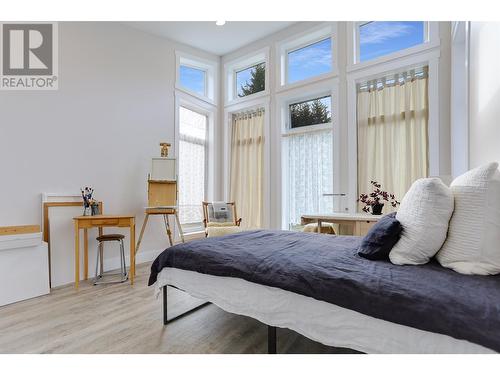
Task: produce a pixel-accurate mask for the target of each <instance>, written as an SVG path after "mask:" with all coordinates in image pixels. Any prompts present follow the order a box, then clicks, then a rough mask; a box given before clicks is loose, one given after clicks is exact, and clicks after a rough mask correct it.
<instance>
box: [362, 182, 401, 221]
mask: <svg viewBox="0 0 500 375" xmlns="http://www.w3.org/2000/svg"><path fill="white" fill-rule="evenodd" d="M370 184H371V185H372V189H373V190H372V192H371V193H369V194H365V193H363V194H360V195H359V199H358V202H361V203H363V204H364V205H365V206H364V207H363V211H364V212H368V213H370V212H371V214H372V215H382V209H383V208H384V202H387V203H389V204H390V205H391V206H392V207H394V208H396V207H397V206H398V205H399V202H398V201H397V200H396V197H395V196H394V194H390V193H388V192H387V191H384V190H381V185H380V184H379V183H378V182H377V181H370Z"/></svg>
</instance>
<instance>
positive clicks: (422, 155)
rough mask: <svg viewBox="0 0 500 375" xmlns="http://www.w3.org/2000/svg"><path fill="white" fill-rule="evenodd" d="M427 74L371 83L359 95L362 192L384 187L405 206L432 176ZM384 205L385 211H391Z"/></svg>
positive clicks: (359, 163)
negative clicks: (415, 186) (412, 190)
mask: <svg viewBox="0 0 500 375" xmlns="http://www.w3.org/2000/svg"><path fill="white" fill-rule="evenodd" d="M427 84H428V78H427V69H426V68H424V69H423V70H421V71H418V72H415V71H410V72H407V73H403V74H399V75H396V76H393V77H391V79H389V78H385V79H383V80H377V81H372V82H368V84H367V85H366V86H365V87H362V88H360V89H359V90H358V102H357V121H358V192H359V193H367V192H370V191H371V186H370V181H371V180H375V181H378V182H379V183H381V184H382V188H383V190H386V191H388V192H389V193H394V194H395V195H396V199H398V200H399V201H401V199H402V198H403V196H404V195H405V193H406V191H407V190H408V189H409V187H410V185H411V184H412V183H413V182H414V181H415V180H416V179H418V178H421V177H427V175H428V156H427V153H428V139H427V129H428V126H427V125H428V97H427ZM392 210H393V209H392V207H390V205H388V204H386V205H385V206H384V211H385V212H389V211H392Z"/></svg>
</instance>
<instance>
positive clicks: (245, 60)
mask: <svg viewBox="0 0 500 375" xmlns="http://www.w3.org/2000/svg"><path fill="white" fill-rule="evenodd" d="M261 63H265V64H266V73H265V83H264V90H263V91H259V92H257V93H255V94H251V95H247V96H243V97H241V98H240V97H239V96H238V89H237V87H236V84H237V82H236V73H237V72H240V71H242V70H245V69H248V68H251V67H253V66H255V65H258V64H261ZM269 67H270V65H269V48H268V47H266V48H263V49H260V50H258V51H255V52H252V53H250V54H247V55H245V56H242V57H239V58H237V59H235V60H231V61H229V62H227V63H226V64H224V87H225V90H224V91H225V99H224V104H225V105H226V106H228V105H234V104H238V103H243V102H247V101H250V100H255V99H257V98H261V97H264V96H268V95H269V92H270V90H269Z"/></svg>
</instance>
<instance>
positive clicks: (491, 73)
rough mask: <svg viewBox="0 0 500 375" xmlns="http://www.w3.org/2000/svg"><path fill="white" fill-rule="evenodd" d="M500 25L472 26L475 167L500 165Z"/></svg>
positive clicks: (472, 155) (472, 147)
mask: <svg viewBox="0 0 500 375" xmlns="http://www.w3.org/2000/svg"><path fill="white" fill-rule="evenodd" d="M499 67H500V23H497V22H487V23H484V22H472V23H471V28H470V79H469V82H470V97H469V100H470V111H469V116H470V129H469V131H470V155H469V158H470V159H469V161H470V166H471V167H476V166H478V165H481V164H484V163H488V162H490V161H499V162H500V73H499Z"/></svg>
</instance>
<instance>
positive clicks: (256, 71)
mask: <svg viewBox="0 0 500 375" xmlns="http://www.w3.org/2000/svg"><path fill="white" fill-rule="evenodd" d="M235 75H236V92H237V93H238V97H239V98H243V97H244V96H247V95H252V94H256V93H258V92H261V91H264V90H265V89H266V63H265V62H262V63H259V64H256V65H253V66H251V67H249V68H246V69H243V70H240V71H236V72H235Z"/></svg>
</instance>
